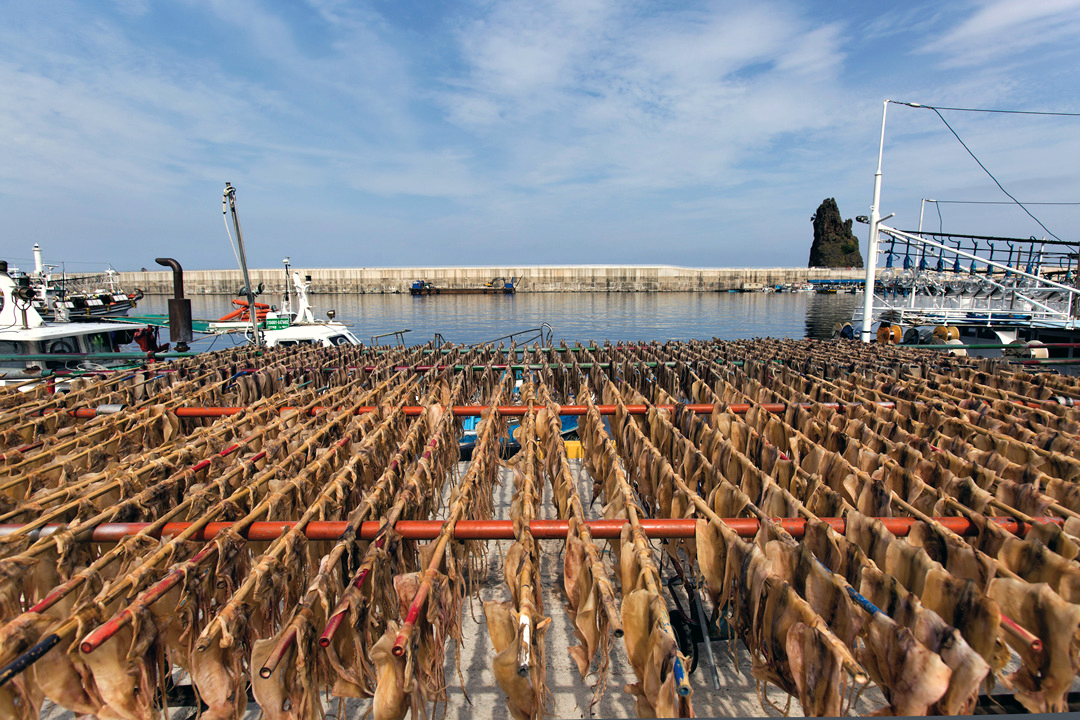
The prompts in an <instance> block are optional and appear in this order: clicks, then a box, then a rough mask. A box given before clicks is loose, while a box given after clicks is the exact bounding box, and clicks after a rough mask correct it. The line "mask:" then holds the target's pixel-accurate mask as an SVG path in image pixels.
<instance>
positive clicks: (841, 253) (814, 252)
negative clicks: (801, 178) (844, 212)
mask: <svg viewBox="0 0 1080 720" xmlns="http://www.w3.org/2000/svg"><path fill="white" fill-rule="evenodd" d="M810 220H811V222H813V223H814V244H813V245H811V246H810V264H809V265H808V267H830V268H835V267H860V268H861V267H862V266H863V259H862V253H861V252H859V240H858V238H856V237H855V235H854V233H852V232H851V220H850V219H848V220H842V219H841V218H840V208H838V207H837V206H836V200H835V199H833V198H825V200H823V201H822V203H821V205H820V206H819V207H818V209H817V212H816V213H814V216H813V217H812V218H810Z"/></svg>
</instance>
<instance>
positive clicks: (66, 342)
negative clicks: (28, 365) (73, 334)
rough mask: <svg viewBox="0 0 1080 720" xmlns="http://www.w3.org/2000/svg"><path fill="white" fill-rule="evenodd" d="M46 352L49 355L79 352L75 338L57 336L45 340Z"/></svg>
mask: <svg viewBox="0 0 1080 720" xmlns="http://www.w3.org/2000/svg"><path fill="white" fill-rule="evenodd" d="M45 352H46V353H48V354H49V355H59V354H71V353H77V352H79V348H78V346H77V345H76V344H75V338H57V339H56V340H47V341H45Z"/></svg>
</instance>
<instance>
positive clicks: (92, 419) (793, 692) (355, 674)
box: [0, 340, 1080, 718]
mask: <svg viewBox="0 0 1080 720" xmlns="http://www.w3.org/2000/svg"><path fill="white" fill-rule="evenodd" d="M838 347H842V352H838V351H837V348H838ZM433 352H435V351H434V349H433V348H430V347H420V348H406V349H395V350H392V351H389V352H385V351H372V350H369V349H364V348H345V349H341V350H333V351H325V350H322V349H317V348H292V349H282V350H278V351H270V352H265V353H262V354H260V355H255V354H253V353H251V352H250V351H244V350H243V349H234V350H231V351H223V352H221V353H213V354H208V355H202V356H196V357H192V358H182V359H178V360H176V361H173V362H170V363H168V365H167V367H165V366H164V364H163V363H156V364H155V366H154V367H153V368H148V369H139V370H137V371H129V372H125V373H121V374H117V375H112V376H109V377H108V378H106V379H104V380H93V379H89V378H82V379H78V380H75V381H73V384H72V386H73V389H72V390H71V391H70V392H69V393H66V394H64V393H57V394H49V393H48V391H47V389H46V388H38V389H34V390H31V391H30V392H27V393H21V392H18V391H10V390H9V391H5V392H0V492H2V495H3V497H0V503H4V504H2V505H0V522H6V523H7V524H8V526H7V527H5V528H4V529H3V531H2V532H0V553H2V555H3V557H2V559H0V571H2V572H0V623H2V625H0V636H2V637H3V638H4V642H3V643H2V644H0V663H6V666H5V667H4V668H3V669H2V670H0V682H3V683H6V684H3V685H2V687H0V696H2V699H3V700H4V701H5V702H10V701H11V699H17V700H18V702H20V703H22V704H23V706H24V707H26V708H29V709H31V710H33V708H36V707H38V706H39V704H40V702H41V698H42V697H48V698H50V699H51V700H53V701H54V702H59V703H60V704H62V705H64V706H65V707H68V708H69V709H72V710H74V711H76V712H80V713H88V714H101V713H105V714H119V715H122V716H124V715H126V716H146V715H149V714H152V712H153V707H154V705H155V703H156V702H157V701H156V699H155V697H156V690H155V689H156V688H158V687H159V686H160V685H161V683H162V682H163V681H164V680H163V678H164V677H166V676H167V675H168V672H166V671H167V670H169V668H170V667H172V666H175V667H179V668H181V669H184V670H186V671H188V672H189V674H190V676H191V678H192V681H193V684H194V686H195V688H196V690H197V692H198V694H199V696H200V698H201V699H202V701H203V702H204V703H206V705H207V706H209V707H210V708H211V712H213V713H217V714H219V715H226V716H228V715H230V714H236V713H239V712H242V710H243V707H244V704H245V700H244V698H246V693H245V692H244V688H245V686H247V685H249V684H250V687H251V691H252V692H253V694H254V695H255V697H256V699H257V700H258V702H259V704H260V706H261V707H262V708H263V709H264V712H267V713H268V714H269V715H270V716H271V717H275V716H276V715H275V714H274V713H281V712H287V713H289V714H290V715H289V716H290V717H303V718H307V717H317V716H318V715H319V714H320V713H321V712H322V703H323V699H322V698H323V697H324V696H325V695H326V694H327V693H330V694H331V695H334V696H337V697H340V698H345V697H372V698H374V704H373V708H374V711H375V716H376V718H399V717H401V716H403V715H404V714H406V713H407V712H409V711H410V710H411V711H412V712H413V713H414V714H416V713H420V712H425V710H424V706H426V705H431V704H438V703H444V702H446V700H447V696H446V692H445V689H446V682H445V679H444V678H443V676H442V674H443V667H444V658H445V651H446V649H447V645H448V644H449V642H450V641H451V640H453V641H454V642H455V644H457V643H459V642H460V639H461V612H462V605H461V603H462V600H463V598H464V596H465V594H466V593H465V589H464V588H465V583H464V579H463V578H464V576H465V575H467V574H471V568H472V567H473V565H474V563H475V559H476V557H477V556H478V555H479V554H480V553H482V551H483V544H482V543H481V542H479V540H480V539H481V538H483V539H495V538H506V539H511V538H512V539H513V540H514V544H513V545H512V546H511V548H512V551H511V553H508V554H507V556H506V557H505V558H504V561H505V562H507V563H508V567H507V568H506V569H507V570H508V572H507V580H508V585H509V587H510V590H511V601H510V603H509V604H498V603H496V604H492V603H487V604H486V605H485V611H486V614H487V618H488V621H489V629H490V632H491V635H492V638H493V640H494V641H495V643H494V644H495V649H496V651H497V655H496V658H495V662H494V663H493V669H494V670H495V673H496V678H497V679H498V680H499V685H500V687H501V688H502V689H503V691H504V693H505V694H506V696H507V698H508V701H509V702H510V704H511V706H512V707H515V708H518V709H519V710H520V712H521V713H522V714H523V715H525V716H529V717H539V716H541V715H543V714H544V713H545V712H546V709H547V708H549V707H550V705H549V704H548V703H547V702H546V699H547V698H548V691H547V689H546V687H545V679H544V672H545V670H546V661H545V658H544V652H543V648H544V634H545V628H546V627H547V623H548V622H549V620H548V619H547V618H546V617H545V616H544V615H543V608H542V605H541V599H540V595H539V588H540V585H541V578H540V575H539V570H538V568H539V557H540V555H539V553H540V547H539V545H538V543H537V540H539V539H542V538H558V539H564V542H565V546H564V553H565V554H564V558H563V566H562V572H563V581H562V587H563V593H564V594H565V596H566V599H567V603H568V604H567V611H568V614H569V616H570V619H571V621H572V623H573V627H574V632H575V635H576V636H577V638H578V640H579V642H580V643H581V644H580V645H579V646H578V647H577V648H572V649H571V655H572V657H573V659H574V660H575V663H576V664H577V665H578V669H579V671H580V673H581V675H582V677H583V679H584V677H585V675H586V674H587V673H588V671H589V670H590V669H591V668H592V667H593V665H594V663H596V665H597V672H598V677H597V682H596V684H595V685H594V687H593V703H594V704H595V702H597V701H598V700H599V698H600V697H601V696H602V695H603V692H604V688H605V684H606V676H607V667H606V663H607V661H608V659H609V658H610V657H611V653H610V652H609V651H608V650H607V648H608V647H609V643H610V638H612V637H614V636H617V635H618V633H619V632H620V630H621V632H622V640H623V641H624V643H625V645H626V647H627V651H628V652H627V655H628V658H629V660H630V664H631V666H632V668H633V670H634V671H635V674H636V676H637V678H638V683H635V684H632V685H631V686H628V688H627V692H629V693H630V694H631V696H633V697H634V699H635V702H636V704H637V707H638V709H639V711H640V712H643V713H650V712H660V713H663V714H670V715H677V714H683V715H686V714H689V713H690V711H691V709H690V705H689V690H690V687H691V685H690V682H689V677H688V676H687V671H686V668H687V666H686V664H685V657H684V656H683V655H682V652H681V651H682V649H681V648H679V646H678V644H677V641H676V639H675V636H674V633H673V632H671V626H670V620H669V619H668V618H667V606H666V602H665V601H664V598H663V595H662V594H661V589H662V587H663V578H662V577H661V572H660V569H661V566H660V565H658V564H657V562H656V559H655V555H654V553H655V551H657V550H659V551H660V552H666V553H667V554H668V555H670V556H671V557H672V558H673V560H679V562H680V567H681V568H682V573H683V574H685V575H687V576H688V577H692V584H693V585H694V586H701V587H702V588H703V589H704V590H706V596H707V598H706V599H707V600H711V605H712V608H711V609H712V611H713V612H711V613H709V614H710V615H713V616H716V615H717V614H718V615H719V616H721V617H724V618H725V619H726V620H727V622H728V624H729V625H730V626H731V627H732V628H733V629H734V631H735V634H736V635H737V636H738V637H740V638H742V642H744V643H745V644H746V645H747V647H748V648H749V649H750V650H751V659H752V660H753V665H752V671H753V673H754V674H755V677H757V678H758V680H759V681H763V682H764V683H767V684H771V685H773V686H775V687H779V688H781V689H782V690H783V691H784V692H786V693H787V694H789V696H791V697H794V698H798V700H799V701H800V703H801V704H802V706H803V710H804V712H806V713H807V714H835V713H839V712H843V711H844V709H845V708H844V705H845V704H848V705H850V704H851V703H852V702H854V698H853V697H850V698H846V693H845V692H844V688H845V686H847V685H848V681H847V680H846V679H845V676H846V677H850V678H853V679H854V680H855V681H856V685H858V684H861V683H862V682H863V681H864V680H865V679H866V678H869V679H871V680H872V681H873V682H874V683H875V684H877V685H878V686H879V687H880V688H881V689H882V692H883V694H884V696H885V700H886V702H887V703H888V706H889V709H890V710H891V711H892V712H905V713H913V714H918V713H922V712H935V713H943V714H955V713H963V712H970V709H971V708H972V707H973V706H974V702H975V701H976V700H977V699H978V697H979V693H980V692H981V686H982V683H983V680H985V679H986V678H990V677H997V678H999V679H1004V678H1009V679H1010V681H1011V682H1012V683H1013V685H1014V687H1015V688H1017V697H1018V698H1019V699H1020V700H1021V702H1023V703H1025V704H1026V705H1027V706H1028V707H1029V708H1031V709H1042V710H1055V709H1062V707H1063V703H1064V698H1065V693H1066V692H1067V690H1068V686H1069V684H1070V683H1071V682H1072V679H1073V678H1074V677H1075V676H1076V674H1077V667H1076V665H1077V662H1076V659H1075V656H1074V654H1073V653H1072V651H1071V650H1070V645H1069V640H1068V639H1069V638H1070V637H1072V636H1073V634H1074V633H1075V631H1076V630H1077V629H1080V605H1078V603H1080V566H1078V565H1077V563H1076V560H1075V558H1076V557H1077V556H1078V554H1080V532H1078V531H1080V490H1078V485H1080V461H1078V460H1077V459H1076V458H1077V457H1078V452H1077V451H1078V450H1080V415H1078V412H1080V411H1078V410H1077V409H1075V408H1073V407H1071V404H1070V402H1069V400H1070V399H1071V398H1076V397H1080V385H1078V383H1077V381H1076V380H1075V379H1072V378H1068V377H1066V376H1057V375H1052V374H1045V373H1044V374H1040V375H1037V376H1036V375H1030V374H1028V373H1025V372H1023V371H1020V370H1017V369H1016V368H1015V367H1014V366H1008V365H1005V364H1002V363H1000V362H993V361H985V360H976V359H972V358H948V357H944V356H942V355H940V354H937V353H935V352H934V351H931V350H923V349H914V350H913V349H905V348H888V347H865V346H862V345H859V344H846V343H845V344H843V345H838V344H830V343H814V342H795V341H773V340H759V341H734V342H718V341H713V342H685V343H674V342H673V343H637V344H620V345H618V346H605V347H597V346H592V347H588V348H539V347H535V346H534V347H531V348H530V347H526V348H516V347H511V348H509V349H493V348H476V349H456V348H454V349H445V352H443V351H439V354H440V356H442V357H441V358H440V361H439V362H437V363H433V362H425V360H424V358H425V357H427V356H429V355H431V354H432V353H433ZM159 365H160V366H163V367H159ZM403 369H406V370H403ZM586 376H587V377H586ZM513 380H521V384H520V386H519V387H517V388H514V387H513ZM602 413H603V414H602ZM470 415H480V416H481V417H482V420H481V422H480V424H479V427H478V429H477V440H476V446H475V449H474V450H473V456H472V458H473V459H472V463H471V464H470V465H469V467H468V468H467V469H466V470H465V472H464V474H463V475H462V476H461V478H460V480H459V481H457V482H456V484H455V482H454V477H455V476H456V475H457V473H456V472H455V471H454V470H453V467H454V464H455V460H456V459H457V454H458V446H457V445H458V444H457V439H458V436H459V434H460V432H461V428H460V427H459V424H458V420H457V418H461V417H468V416H470ZM571 417H578V418H579V433H580V434H581V435H582V438H583V441H584V442H583V445H584V451H585V454H584V462H583V463H582V464H583V466H584V468H585V469H587V470H588V472H589V474H590V475H591V476H592V478H593V481H594V489H595V492H596V493H598V494H599V495H600V496H602V497H603V499H604V501H605V503H606V507H605V518H608V519H606V520H594V519H592V518H590V517H589V516H587V515H586V508H585V506H584V505H583V503H582V501H581V499H580V498H579V497H578V494H577V488H576V479H575V478H574V463H573V461H571V460H570V459H569V456H568V454H567V445H566V443H564V442H563V440H562V438H561V436H560V435H561V432H562V430H563V427H562V422H560V420H561V419H565V418H571ZM517 418H520V421H517ZM86 421H88V422H86ZM509 422H515V423H517V428H516V429H515V430H514V431H513V439H514V440H516V441H517V443H518V445H520V447H521V449H520V450H519V451H518V454H517V455H516V457H515V458H514V459H512V460H511V461H510V463H509V464H510V465H511V466H513V472H514V476H515V494H514V502H513V505H512V509H511V517H510V518H500V519H494V518H492V509H491V488H492V485H493V484H494V483H495V482H496V476H497V471H498V468H499V467H500V462H499V455H500V453H502V452H503V451H504V447H505V446H506V445H507V443H509V442H510V441H511V437H510V433H509V430H508V427H507V425H508V423H509ZM609 427H610V431H609V429H608V428H609ZM609 433H610V434H609ZM545 475H546V476H547V483H550V486H551V488H552V501H553V505H554V507H555V511H556V515H557V517H558V518H559V519H557V520H539V519H536V518H537V517H538V514H539V510H540V508H541V507H542V504H543V502H544V499H543V495H544V493H543V488H544V485H545V481H544V477H545ZM440 513H442V518H443V519H436V518H437V515H438V514H440ZM660 538H667V539H668V540H669V541H670V542H668V543H666V544H664V545H662V546H657V547H654V546H653V543H652V540H656V539H660ZM600 539H610V540H612V541H613V542H612V543H611V544H612V546H613V548H614V549H615V557H616V559H617V563H616V566H615V568H614V570H615V575H616V578H617V579H618V584H619V592H618V593H617V592H615V588H614V584H613V583H612V582H611V581H610V580H609V579H608V577H609V574H610V573H611V570H612V569H611V568H609V566H608V563H607V561H606V560H605V558H604V556H603V554H602V553H601V552H600V550H599V547H598V546H597V545H596V541H597V540H600ZM418 540H433V542H430V543H428V544H426V545H424V544H417V541H418ZM748 540H750V541H751V542H747V541H748ZM113 542H115V543H116V544H115V545H112V546H109V545H105V544H104V543H113ZM680 558H681V560H680ZM110 578H121V579H120V580H119V581H117V580H115V579H113V580H111V581H110V580H109V579H110ZM698 578H702V579H703V580H704V585H701V583H700V581H699V580H698ZM469 585H470V587H471V590H472V592H473V593H474V594H475V593H477V592H478V590H479V588H478V587H476V586H474V583H469ZM265 598H274V602H273V603H267V602H266V600H265ZM701 614H703V615H704V614H705V613H704V612H702V613H701ZM781 630H782V632H781ZM77 638H78V639H77ZM76 639H77V640H76ZM320 639H322V641H323V642H320ZM65 642H66V643H69V644H68V645H64V643H65ZM57 646H62V647H63V648H64V650H66V652H65V651H64V650H62V651H61V652H53V651H52V650H53V649H55V648H56V647H57ZM28 648H29V650H28ZM1010 650H1011V651H1012V652H1013V653H1015V655H1014V657H1018V658H1019V669H1018V670H1016V671H1015V672H1013V673H1012V674H1011V675H1006V674H1005V669H1004V664H1003V660H1002V658H1004V657H1007V656H1008V655H1009V654H1010ZM500 658H501V659H500ZM37 663H41V665H40V666H38V665H37ZM521 670H524V671H525V672H524V675H521V674H519V673H520V671H521ZM458 672H459V674H460V672H461V670H460V666H459V670H458ZM64 678H68V679H70V678H81V679H80V680H79V681H78V682H77V683H76V684H74V685H73V684H71V683H70V682H69V683H68V684H66V685H65V684H64V682H63V681H62V679H64ZM117 678H118V679H119V681H117ZM810 678H818V679H819V682H816V683H815V682H811V681H810ZM903 688H908V689H911V688H914V689H915V692H910V691H908V690H902V689H903ZM683 693H685V694H683ZM761 700H762V703H763V704H765V703H768V702H769V701H768V699H767V698H766V696H765V695H764V694H762V695H761ZM769 704H771V703H769Z"/></svg>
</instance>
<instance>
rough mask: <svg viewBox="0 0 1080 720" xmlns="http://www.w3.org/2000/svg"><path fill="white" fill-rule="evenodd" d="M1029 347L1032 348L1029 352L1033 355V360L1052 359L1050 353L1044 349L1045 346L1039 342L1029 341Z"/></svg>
mask: <svg viewBox="0 0 1080 720" xmlns="http://www.w3.org/2000/svg"><path fill="white" fill-rule="evenodd" d="M1027 346H1028V347H1029V348H1030V350H1029V351H1028V352H1030V353H1031V356H1030V357H1031V359H1032V360H1046V359H1047V358H1049V357H1050V351H1049V350H1048V349H1047V348H1045V347H1043V344H1042V342H1041V341H1039V340H1030V341H1028V344H1027Z"/></svg>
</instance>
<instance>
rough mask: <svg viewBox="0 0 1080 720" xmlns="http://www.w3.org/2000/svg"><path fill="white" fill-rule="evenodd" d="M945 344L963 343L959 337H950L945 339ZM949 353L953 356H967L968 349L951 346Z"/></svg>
mask: <svg viewBox="0 0 1080 720" xmlns="http://www.w3.org/2000/svg"><path fill="white" fill-rule="evenodd" d="M945 344H946V345H963V344H964V343H962V342H960V338H950V339H948V340H946V341H945ZM949 354H950V355H952V356H954V357H967V354H968V351H967V349H966V348H962V347H959V348H952V349H951V350H949Z"/></svg>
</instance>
